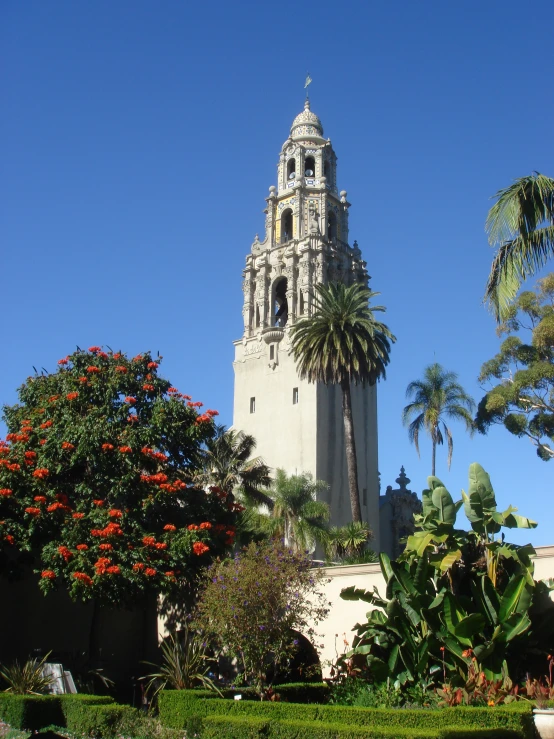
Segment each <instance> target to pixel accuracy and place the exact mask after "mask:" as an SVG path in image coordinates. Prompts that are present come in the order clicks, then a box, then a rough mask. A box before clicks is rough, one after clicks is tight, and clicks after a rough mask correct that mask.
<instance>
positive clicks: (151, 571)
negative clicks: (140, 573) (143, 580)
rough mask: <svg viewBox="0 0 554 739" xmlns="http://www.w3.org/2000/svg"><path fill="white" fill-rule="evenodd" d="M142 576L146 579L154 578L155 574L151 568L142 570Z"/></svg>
mask: <svg viewBox="0 0 554 739" xmlns="http://www.w3.org/2000/svg"><path fill="white" fill-rule="evenodd" d="M144 574H145V575H146V577H154V575H155V574H156V570H155V569H154V568H153V567H147V568H146V569H145V570H144Z"/></svg>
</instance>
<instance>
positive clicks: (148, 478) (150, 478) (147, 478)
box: [140, 472, 168, 484]
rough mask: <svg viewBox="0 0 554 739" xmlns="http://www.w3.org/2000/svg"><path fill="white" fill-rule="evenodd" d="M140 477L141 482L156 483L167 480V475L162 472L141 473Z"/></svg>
mask: <svg viewBox="0 0 554 739" xmlns="http://www.w3.org/2000/svg"><path fill="white" fill-rule="evenodd" d="M140 479H141V480H142V482H155V483H157V484H159V483H163V482H167V479H168V478H167V475H164V473H163V472H158V473H157V474H155V475H141V476H140Z"/></svg>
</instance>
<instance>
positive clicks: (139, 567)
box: [133, 562, 146, 572]
mask: <svg viewBox="0 0 554 739" xmlns="http://www.w3.org/2000/svg"><path fill="white" fill-rule="evenodd" d="M145 566H146V565H144V564H143V563H142V562H137V563H136V564H134V565H133V572H140V571H141V570H144V568H145Z"/></svg>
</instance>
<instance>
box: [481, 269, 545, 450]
mask: <svg viewBox="0 0 554 739" xmlns="http://www.w3.org/2000/svg"><path fill="white" fill-rule="evenodd" d="M498 333H499V334H507V338H506V339H505V340H504V341H503V342H502V345H501V347H500V351H499V352H498V354H497V355H496V356H495V357H493V359H490V360H489V361H488V362H485V363H484V364H483V366H482V368H481V373H480V375H479V381H480V382H481V383H482V384H483V385H484V386H485V387H487V385H488V386H489V389H488V391H487V392H486V394H485V395H484V396H483V398H482V399H481V401H480V403H479V406H478V409H477V416H476V419H475V423H476V427H477V429H478V431H480V432H481V433H483V434H485V433H486V432H487V431H488V429H489V428H490V426H491V425H492V424H503V425H504V427H505V428H506V429H507V430H508V431H509V432H510V433H511V434H514V435H515V436H519V437H520V438H526V439H529V440H530V441H531V442H532V443H533V444H534V445H535V447H536V449H537V454H538V456H539V457H540V458H541V459H542V460H544V461H548V460H550V459H552V457H554V273H550V274H549V275H547V276H546V277H545V278H543V279H542V280H539V281H538V285H537V289H536V290H535V291H534V292H531V291H529V292H527V291H526V292H523V293H521V294H520V295H519V296H518V298H517V300H516V301H515V302H514V303H513V304H512V305H511V306H510V308H509V310H508V311H507V312H506V314H505V321H504V322H503V323H502V324H501V325H500V326H499V328H498ZM525 339H526V340H525Z"/></svg>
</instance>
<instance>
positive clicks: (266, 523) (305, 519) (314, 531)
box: [249, 469, 329, 552]
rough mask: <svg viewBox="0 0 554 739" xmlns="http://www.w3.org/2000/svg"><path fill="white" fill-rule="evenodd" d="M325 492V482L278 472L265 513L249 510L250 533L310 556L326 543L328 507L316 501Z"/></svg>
mask: <svg viewBox="0 0 554 739" xmlns="http://www.w3.org/2000/svg"><path fill="white" fill-rule="evenodd" d="M327 488H328V485H327V483H326V482H324V481H323V480H314V479H313V478H312V475H311V474H310V473H309V472H304V473H302V474H301V475H287V473H286V472H285V471H284V470H280V469H278V470H277V472H276V475H275V480H274V481H273V483H272V486H271V489H270V490H269V493H268V496H269V499H270V502H269V507H268V509H267V513H264V512H263V511H260V510H259V509H252V508H251V510H250V518H249V520H250V525H251V527H252V530H253V531H254V532H256V531H259V532H262V533H265V534H266V535H267V536H268V537H270V538H281V539H283V540H284V541H285V544H286V545H287V546H289V547H291V548H292V549H293V550H294V551H295V552H300V551H309V552H312V551H313V550H314V548H315V545H316V544H322V543H324V542H325V541H326V540H327V528H328V527H327V522H328V520H329V506H328V505H327V503H325V502H323V501H321V500H317V497H318V495H319V494H321V493H323V492H324V491H326V490H327Z"/></svg>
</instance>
